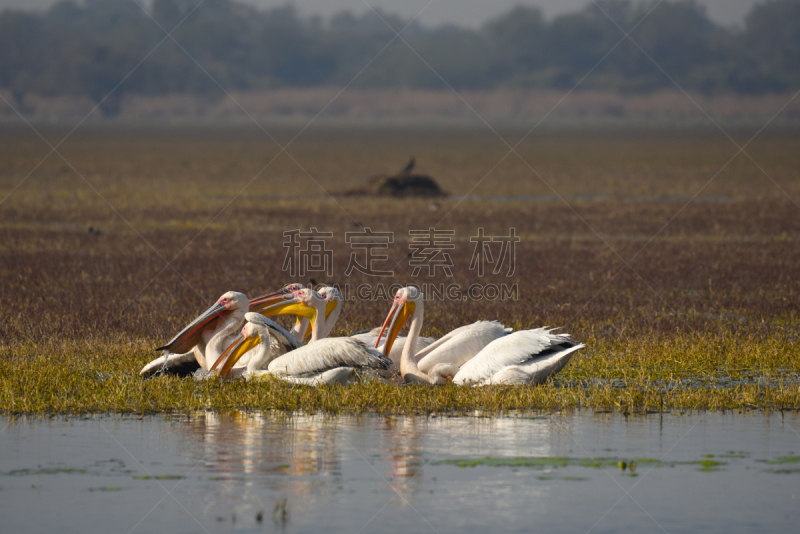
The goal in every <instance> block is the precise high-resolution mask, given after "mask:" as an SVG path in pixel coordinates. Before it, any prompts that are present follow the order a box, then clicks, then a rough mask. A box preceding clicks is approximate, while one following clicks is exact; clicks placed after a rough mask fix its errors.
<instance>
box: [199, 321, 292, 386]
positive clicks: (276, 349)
mask: <svg viewBox="0 0 800 534" xmlns="http://www.w3.org/2000/svg"><path fill="white" fill-rule="evenodd" d="M244 319H245V321H246V322H245V325H244V327H243V328H242V335H244V333H245V330H246V328H247V325H249V324H253V325H257V326H258V327H260V328H261V329H262V330H263V332H262V333H263V336H261V339H262V341H265V342H268V343H269V346H268V347H267V350H259V348H260V347H255V348H252V346H251V345H248V347H250V349H248V350H245V348H247V347H245V348H243V349H242V350H243V352H241V353H240V354H239V356H238V357H237V358H236V360H232V359H229V358H227V356H228V355H229V354H230V352H231V351H230V348H231V347H233V345H235V344H236V341H238V340H239V338H238V337H237V338H236V339H234V342H233V343H231V344H230V346H229V347H228V349H226V350H225V352H224V353H223V354H222V355H221V356H220V357H219V358H218V359H217V361H216V362H215V363H214V365H212V366H211V369H210V371H214V370H215V369H216V368H217V367H220V371H219V373H220V375H223V376H227V377H230V378H239V377H241V376H243V375H246V374H247V373H249V372H251V371H256V370H259V369H266V368H267V366H268V365H269V363H270V362H271V361H272V360H274V359H275V358H278V357H279V356H283V355H284V354H286V353H287V352H290V351H293V350H295V349H299V348H300V347H302V346H303V344H302V343H301V342H299V341H297V339H295V337H294V336H293V335H292V334H291V333H290V332H289V331H288V330H286V329H285V328H283V327H282V326H281V325H279V324H278V323H276V322H275V321H272V320H270V319H267V318H266V317H264V316H263V315H261V314H258V313H253V312H248V313H246V314H245V315H244ZM240 337H241V336H240ZM222 362H224V363H223V364H222V366H220V363H222ZM237 363H238V364H239V365H238V366H236V364H237ZM242 364H243V365H242Z"/></svg>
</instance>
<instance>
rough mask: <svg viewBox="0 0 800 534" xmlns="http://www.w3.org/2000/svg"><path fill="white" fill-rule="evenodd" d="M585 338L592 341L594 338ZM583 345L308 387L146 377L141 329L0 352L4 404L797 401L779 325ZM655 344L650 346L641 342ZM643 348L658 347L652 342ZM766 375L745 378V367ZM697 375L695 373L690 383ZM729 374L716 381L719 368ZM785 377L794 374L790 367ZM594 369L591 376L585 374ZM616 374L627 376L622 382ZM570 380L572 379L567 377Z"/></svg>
mask: <svg viewBox="0 0 800 534" xmlns="http://www.w3.org/2000/svg"><path fill="white" fill-rule="evenodd" d="M591 341H592V340H590V346H592V345H591ZM594 342H595V343H596V345H594V348H593V349H592V350H589V351H586V352H585V353H584V354H582V355H580V356H578V357H576V358H574V359H573V361H572V362H571V363H570V364H569V366H568V367H567V368H566V369H565V370H564V371H563V372H562V373H561V374H560V375H559V376H558V379H559V380H558V382H554V381H551V382H548V383H547V384H545V385H543V386H539V387H527V386H526V387H500V386H493V387H483V388H464V387H457V386H454V385H452V384H451V385H447V386H444V387H437V388H432V387H425V386H406V385H403V386H397V385H388V384H379V383H375V382H369V381H365V382H364V383H360V384H354V385H350V386H344V387H343V386H338V385H335V386H325V387H319V388H311V387H306V386H298V385H292V384H288V383H284V382H281V381H278V380H266V381H260V382H254V383H245V382H242V381H236V382H229V381H223V380H208V381H202V382H197V381H195V380H193V379H191V378H184V379H181V378H175V377H157V378H154V379H150V380H142V379H141V378H139V376H138V370H139V369H140V368H141V366H142V365H143V363H145V361H146V359H143V358H142V355H143V354H147V351H148V348H149V346H150V345H149V344H148V343H147V342H146V341H145V340H138V341H134V342H131V341H130V340H124V339H118V340H83V341H71V342H61V343H59V344H58V345H57V346H56V345H55V344H51V345H50V346H47V345H44V346H39V345H35V344H28V345H18V346H16V347H15V352H14V354H9V352H10V351H9V349H8V348H6V349H4V352H5V353H6V356H5V357H4V358H2V360H0V406H2V408H3V411H4V412H5V413H8V414H24V413H35V414H59V413H91V412H114V413H121V414H124V413H139V414H146V413H156V412H177V413H191V412H195V411H197V410H214V411H222V412H228V411H241V410H283V411H305V412H309V413H315V412H326V413H359V412H374V413H383V414H431V413H441V414H462V415H463V414H470V415H471V414H484V415H494V414H504V413H514V412H519V411H526V410H544V411H553V410H563V409H573V408H592V409H594V410H597V411H611V410H613V411H623V412H626V413H654V412H663V411H674V410H679V411H681V410H693V409H712V410H727V409H737V408H739V409H741V408H759V409H778V410H794V409H797V407H798V406H800V382H798V380H797V376H798V371H800V369H798V368H797V367H798V365H797V360H796V358H795V359H794V361H787V358H785V357H783V355H784V354H785V353H787V352H789V350H788V349H789V347H787V346H785V344H786V342H785V340H784V341H782V340H780V339H777V338H775V337H772V338H768V339H765V340H762V341H759V342H749V343H745V342H744V340H743V339H735V338H733V339H729V340H726V342H725V343H723V344H722V346H720V347H718V350H719V351H720V354H722V355H723V357H722V358H719V359H712V358H709V357H708V352H707V350H706V349H705V348H704V347H706V346H707V345H708V344H709V340H707V339H703V337H702V336H699V335H696V336H691V337H688V338H687V339H684V340H680V341H672V342H666V341H662V342H652V344H651V346H650V347H642V345H641V344H640V343H637V342H631V341H630V340H627V341H626V340H620V341H619V342H617V343H616V344H614V345H612V346H607V347H603V345H602V341H601V340H595V341H594ZM643 349H644V351H645V354H648V356H645V357H643V356H642V354H643V352H642V350H643ZM648 349H650V350H651V352H646V351H648ZM753 376H755V377H759V378H762V377H769V379H770V380H768V381H765V382H764V381H754V382H753V381H749V382H748V381H747V380H746V378H748V377H753ZM687 377H690V378H691V379H692V380H693V382H692V384H690V385H688V386H687V385H686V384H685V383H684V380H685V379H686V378H687ZM719 377H725V378H726V379H727V380H728V382H727V384H726V385H723V386H719V384H718V382H717V381H716V380H713V381H712V379H715V378H719ZM787 377H788V378H787ZM587 378H588V379H589V380H586V379H587ZM613 379H622V380H624V382H623V384H622V385H620V384H619V383H617V384H615V383H614V382H613ZM572 382H574V383H575V385H571V386H569V385H568V386H565V385H563V384H570V383H572Z"/></svg>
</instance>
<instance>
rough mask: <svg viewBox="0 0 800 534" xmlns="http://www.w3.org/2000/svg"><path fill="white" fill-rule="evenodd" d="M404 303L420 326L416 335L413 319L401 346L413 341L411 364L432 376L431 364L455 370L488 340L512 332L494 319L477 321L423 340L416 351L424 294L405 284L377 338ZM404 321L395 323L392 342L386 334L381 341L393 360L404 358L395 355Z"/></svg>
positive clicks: (432, 366) (423, 373) (485, 344)
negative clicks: (438, 336)
mask: <svg viewBox="0 0 800 534" xmlns="http://www.w3.org/2000/svg"><path fill="white" fill-rule="evenodd" d="M406 304H407V305H408V308H409V309H410V308H414V310H412V313H414V312H416V314H417V315H415V316H414V317H415V318H417V319H418V324H419V329H418V330H416V337H415V334H414V331H415V330H414V321H413V319H412V323H411V328H410V330H409V333H408V337H407V339H408V341H406V343H405V345H404V346H403V347H402V351H403V352H404V351H405V350H406V347H408V346H409V343H411V342H412V340H413V342H414V343H413V346H412V347H411V348H410V349H409V350H411V355H412V356H411V360H413V363H414V367H415V368H416V370H417V371H416V372H419V373H420V374H422V375H428V376H429V375H431V373H432V371H433V369H434V367H436V366H438V365H442V367H439V369H440V370H444V369H450V370H452V369H458V368H459V367H461V366H462V365H463V364H464V363H466V362H467V361H469V360H470V359H472V358H473V357H474V356H475V355H476V354H478V353H479V352H480V351H481V350H482V349H483V348H484V347H486V346H487V345H488V344H489V343H491V342H492V341H494V340H496V339H499V338H502V337H504V336H507V335H508V334H509V333H510V332H511V329H510V328H506V327H504V326H503V325H502V324H500V323H499V322H497V321H477V322H475V323H473V324H469V325H465V326H461V327H458V328H456V329H455V330H453V331H451V332H449V333H448V334H447V335H445V336H444V337H442V338H441V339H439V340H437V341H435V342H432V343H430V344H427V343H426V345H427V346H423V348H422V349H421V350H419V347H420V343H419V341H420V338H419V332H420V330H421V329H422V318H423V313H424V312H423V296H422V293H420V291H419V290H418V289H416V288H414V287H406V288H403V289H400V290H398V291H397V294H396V295H395V299H394V303H393V304H392V309H391V310H390V312H389V316H388V317H387V318H386V322H385V323H384V325H383V329H382V330H381V332H380V333H379V334H378V338H379V339H380V338H381V337H382V336H383V331H384V330H385V329H386V327H387V325H388V324H389V322H390V320H392V314H393V313H399V310H400V308H401V307H402V306H404V305H406ZM407 320H408V317H406V318H404V319H402V320H401V321H400V322H399V323H397V324H399V327H398V328H397V330H396V332H394V338H393V341H392V343H389V342H388V337H387V342H386V343H385V344H384V348H385V347H387V346H388V347H389V351H390V352H389V353H390V354H391V357H392V359H393V360H394V361H399V362H402V360H403V357H402V352H401V353H400V354H399V355H397V356H395V354H396V353H395V350H396V349H395V343H396V339H397V336H398V335H399V332H400V329H401V328H402V326H403V325H404V324H405V322H406V321H407ZM393 324H394V321H393ZM421 339H425V340H426V341H427V340H428V339H430V338H421ZM431 341H432V340H431ZM378 343H379V342H378ZM376 346H378V344H376ZM418 350H419V351H418ZM417 351H418V352H417ZM383 352H384V354H387V352H386V351H383ZM400 367H401V369H402V363H401V364H400ZM401 374H402V370H401Z"/></svg>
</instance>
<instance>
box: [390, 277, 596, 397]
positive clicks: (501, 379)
mask: <svg viewBox="0 0 800 534" xmlns="http://www.w3.org/2000/svg"><path fill="white" fill-rule="evenodd" d="M423 314H424V311H423V298H422V294H421V293H420V292H419V290H418V289H416V288H413V287H407V288H403V289H400V290H399V291H398V292H397V295H396V296H395V300H394V303H393V304H392V309H391V310H390V311H389V316H388V317H387V318H386V322H385V323H384V325H383V328H384V329H386V327H387V326H388V327H389V332H388V333H387V338H386V344H385V345H384V354H386V347H389V348H391V344H392V343H393V342H394V339H395V338H396V337H397V334H398V332H400V329H402V328H403V325H404V324H405V323H406V322H407V321H408V319H409V317H411V326H410V330H409V334H408V337H409V339H410V340H411V342H410V344H407V345H406V347H405V348H404V350H403V354H402V357H401V360H400V372H401V374H402V376H403V379H404V380H406V381H408V382H420V383H430V384H440V383H442V382H444V380H445V379H446V378H452V380H453V383H455V384H479V385H488V384H539V383H541V382H543V381H544V380H546V379H547V377H549V376H551V375H553V374H555V373H557V372H558V371H560V370H561V369H562V368H563V367H564V366H565V365H566V364H567V362H569V359H570V358H571V357H572V353H573V352H575V351H576V350H579V349H582V348H583V347H584V345H582V344H580V343H577V342H576V341H573V340H572V339H570V337H569V336H568V335H567V334H553V333H552V330H548V329H546V328H537V329H534V330H524V331H521V332H514V333H513V334H505V335H503V336H499V337H498V338H496V339H495V340H493V341H492V342H490V343H489V344H487V345H486V346H485V347H483V348H482V349H481V350H480V351H479V352H478V353H477V354H476V355H474V357H469V358H467V359H466V360H464V361H463V363H461V364H457V363H454V362H457V361H459V360H460V359H461V358H460V356H459V354H451V355H450V357H448V358H443V360H446V361H440V362H436V363H435V364H433V365H432V366H431V368H430V370H429V371H427V372H426V371H423V370H422V369H421V368H420V367H419V366H418V365H417V363H416V361H415V360H414V358H413V357H412V354H413V353H414V349H415V347H414V345H415V341H416V338H417V337H418V336H419V332H420V330H421V329H422V318H423ZM453 332H455V331H453ZM453 332H451V334H452V333H453ZM462 332H463V331H462ZM462 335H463V334H461V333H460V334H458V335H454V336H452V337H451V338H450V339H447V338H448V336H449V334H448V336H445V337H444V338H442V339H441V340H439V341H444V343H442V344H441V345H440V346H439V347H436V349H434V351H445V350H447V351H452V352H455V353H458V352H462V353H466V350H465V349H464V347H468V345H469V343H468V341H463V342H459V343H458V344H456V340H457V339H458V338H459V337H460V336H462ZM467 339H468V338H467ZM434 345H435V344H434ZM431 347H433V346H431ZM431 347H429V349H430V348H431ZM434 353H436V352H434Z"/></svg>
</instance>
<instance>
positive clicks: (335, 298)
mask: <svg viewBox="0 0 800 534" xmlns="http://www.w3.org/2000/svg"><path fill="white" fill-rule="evenodd" d="M318 293H319V294H320V296H321V297H322V298H324V299H325V302H326V305H325V314H326V318H325V328H324V329H323V331H322V337H323V338H325V337H328V336H329V335H330V333H331V331H332V330H333V327H334V325H335V324H336V321H337V320H338V319H339V315H340V314H341V313H342V305H341V303H342V301H343V298H342V294H341V293H340V292H339V290H338V289H336V288H335V287H332V286H325V287H321V288H320V289H319V291H318ZM380 333H381V327H380V326H377V327H375V328H373V329H372V330H368V331H364V332H357V333H355V334H351V335H350V337H351V338H353V339H357V340H359V341H362V342H363V343H364V344H365V345H367V346H369V347H371V346H373V345H376V342H378V344H377V349H378V350H379V351H380V350H382V349H383V346H382V345H380V343H379V340H380ZM407 340H408V338H407V337H406V336H398V337H397V339H396V340H395V343H394V345H393V346H392V350H391V353H390V354H388V357H389V359H391V360H392V364H391V365H390V366H389V369H387V370H383V371H378V374H379V375H380V376H382V377H383V378H387V379H388V378H392V377H394V376H397V375H398V374H400V356H401V354H402V353H403V347H405V345H406V342H407ZM435 341H436V340H435V339H433V338H432V337H420V338H418V339H417V347H418V348H420V349H424V348H426V347H428V346H429V345H431V344H433V343H434V342H435Z"/></svg>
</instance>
